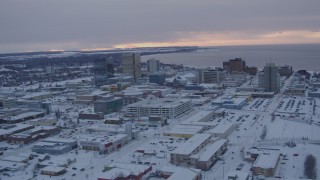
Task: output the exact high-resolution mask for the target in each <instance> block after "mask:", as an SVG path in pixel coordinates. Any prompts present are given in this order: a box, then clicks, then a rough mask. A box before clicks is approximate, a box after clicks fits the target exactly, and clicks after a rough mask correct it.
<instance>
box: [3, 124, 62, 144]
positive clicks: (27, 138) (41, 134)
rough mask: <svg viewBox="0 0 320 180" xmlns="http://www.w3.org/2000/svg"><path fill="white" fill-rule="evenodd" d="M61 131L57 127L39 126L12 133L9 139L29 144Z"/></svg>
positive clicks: (9, 140) (11, 141) (12, 141)
mask: <svg viewBox="0 0 320 180" xmlns="http://www.w3.org/2000/svg"><path fill="white" fill-rule="evenodd" d="M59 131H60V129H59V128H57V127H52V126H37V127H35V128H34V129H31V130H29V131H25V132H22V133H16V134H12V135H10V136H8V137H7V141H8V142H9V143H13V144H27V143H29V142H31V141H35V140H38V139H40V138H46V137H48V136H50V135H53V134H56V133H58V132H59Z"/></svg>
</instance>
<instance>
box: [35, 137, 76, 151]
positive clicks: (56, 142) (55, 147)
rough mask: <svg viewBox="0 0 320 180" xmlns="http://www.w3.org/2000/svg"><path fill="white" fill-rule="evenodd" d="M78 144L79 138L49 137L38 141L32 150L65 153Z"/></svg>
mask: <svg viewBox="0 0 320 180" xmlns="http://www.w3.org/2000/svg"><path fill="white" fill-rule="evenodd" d="M77 146H78V142H77V140H72V139H61V138H47V139H44V140H43V141H42V142H38V143H36V144H35V145H34V146H33V147H32V151H33V152H36V153H41V154H42V153H48V154H64V153H67V152H69V151H71V150H72V149H74V148H76V147H77Z"/></svg>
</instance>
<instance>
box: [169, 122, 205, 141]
mask: <svg viewBox="0 0 320 180" xmlns="http://www.w3.org/2000/svg"><path fill="white" fill-rule="evenodd" d="M203 131H204V128H203V126H190V125H180V124H179V125H175V126H173V127H171V128H170V129H169V130H166V131H165V132H163V135H164V136H172V137H180V138H191V137H192V136H194V135H196V134H198V133H201V132H203Z"/></svg>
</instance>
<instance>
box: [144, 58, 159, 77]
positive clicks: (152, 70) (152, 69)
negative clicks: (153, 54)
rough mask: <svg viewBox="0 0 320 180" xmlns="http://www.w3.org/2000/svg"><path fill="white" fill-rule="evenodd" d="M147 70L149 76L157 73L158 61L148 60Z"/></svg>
mask: <svg viewBox="0 0 320 180" xmlns="http://www.w3.org/2000/svg"><path fill="white" fill-rule="evenodd" d="M147 68H148V72H149V73H150V74H152V73H155V72H158V71H159V70H160V61H159V60H156V59H149V60H148V61H147Z"/></svg>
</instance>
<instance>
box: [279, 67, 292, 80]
mask: <svg viewBox="0 0 320 180" xmlns="http://www.w3.org/2000/svg"><path fill="white" fill-rule="evenodd" d="M278 71H279V74H280V76H287V77H288V76H291V75H292V72H293V71H292V66H289V65H285V66H280V67H279V69H278Z"/></svg>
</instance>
